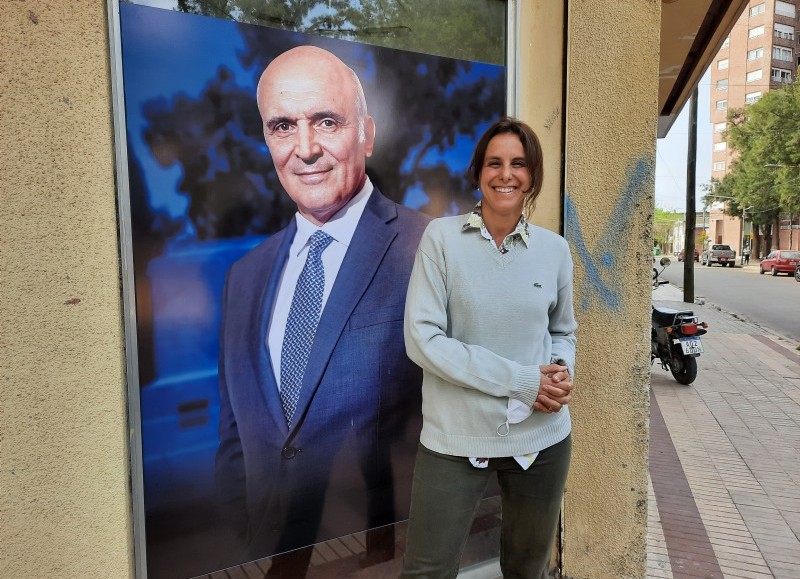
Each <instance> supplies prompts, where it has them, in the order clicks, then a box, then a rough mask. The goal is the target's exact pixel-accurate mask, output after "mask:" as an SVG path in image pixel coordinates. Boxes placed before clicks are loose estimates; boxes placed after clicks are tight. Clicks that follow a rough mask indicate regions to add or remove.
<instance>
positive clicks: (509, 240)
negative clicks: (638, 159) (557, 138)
mask: <svg viewBox="0 0 800 579" xmlns="http://www.w3.org/2000/svg"><path fill="white" fill-rule="evenodd" d="M542 166H543V163H542V150H541V145H540V144H539V140H538V138H537V137H536V135H535V134H534V133H533V131H532V130H531V128H530V127H528V126H527V125H526V124H524V123H522V122H520V121H517V120H515V119H510V118H506V119H502V120H500V121H498V122H497V123H495V124H494V125H492V126H491V127H490V128H489V129H488V130H487V131H486V133H485V134H484V135H483V136H482V137H481V138H480V140H479V141H478V144H477V146H476V149H475V153H474V155H473V158H472V163H471V164H470V167H469V170H468V175H469V177H470V179H471V181H472V184H473V185H474V186H476V187H477V188H478V189H479V190H480V192H481V196H482V199H481V201H479V202H478V204H477V205H476V206H475V207H474V208H473V210H472V212H471V213H469V214H467V215H460V216H456V217H444V218H441V219H435V220H433V221H432V222H431V224H430V225H429V226H428V228H427V229H426V231H425V234H424V235H423V236H422V241H421V243H420V246H419V249H418V250H417V256H416V261H415V262H414V269H413V271H412V273H411V282H410V283H409V286H408V298H407V300H406V310H405V340H406V350H407V351H408V356H409V357H410V358H411V359H412V360H413V361H414V362H416V363H417V364H419V365H420V366H421V367H422V369H423V382H422V398H423V408H422V416H423V425H422V433H421V435H420V445H419V448H418V451H417V458H416V463H415V466H414V481H413V486H412V489H411V515H410V520H409V526H408V543H407V548H406V554H405V560H404V568H403V574H402V575H401V577H402V578H403V579H411V578H422V577H425V578H426V579H445V578H450V577H455V576H456V573H457V572H458V564H459V560H460V558H461V552H462V551H463V549H464V544H465V543H466V540H467V537H468V536H469V531H470V527H471V525H472V519H473V515H474V514H475V511H476V509H477V506H478V503H479V501H480V500H481V497H482V496H483V493H484V491H485V490H486V486H487V484H488V482H489V479H490V477H491V476H492V474H493V473H497V477H498V480H499V482H500V489H501V497H502V510H503V519H502V531H501V539H500V551H501V555H500V567H501V569H502V572H503V576H504V577H530V578H531V579H541V578H542V577H547V576H548V572H549V564H550V552H551V550H552V547H553V538H554V537H555V534H556V528H557V526H558V515H559V512H560V508H561V499H562V496H563V492H564V484H565V481H566V477H567V471H568V468H569V460H570V450H571V446H572V442H571V437H570V432H571V422H570V415H569V409H568V407H567V404H568V403H569V401H570V399H571V398H572V393H571V391H572V375H573V368H574V366H575V329H576V328H577V323H576V322H575V316H574V313H573V307H572V258H571V256H570V251H569V247H568V246H567V244H566V242H565V241H564V239H563V238H562V237H560V236H558V235H556V234H554V233H552V232H551V231H549V230H547V229H543V228H541V227H537V226H536V225H533V224H532V223H529V222H528V221H527V219H526V217H525V213H524V209H526V208H527V209H528V210H529V211H531V210H532V209H533V203H534V201H535V199H536V196H537V195H538V194H539V192H540V191H541V185H542Z"/></svg>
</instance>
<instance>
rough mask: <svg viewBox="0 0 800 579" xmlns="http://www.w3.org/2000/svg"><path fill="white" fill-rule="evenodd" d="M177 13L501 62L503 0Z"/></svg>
mask: <svg viewBox="0 0 800 579" xmlns="http://www.w3.org/2000/svg"><path fill="white" fill-rule="evenodd" d="M177 9H178V10H180V11H182V12H187V13H192V14H202V15H205V16H215V17H217V18H230V19H232V20H236V21H237V22H243V23H248V24H258V25H261V26H270V27H273V28H281V29H283V30H291V31H295V32H311V33H314V34H320V35H325V36H329V37H333V38H342V39H345V40H357V41H359V42H364V43H368V44H373V45H376V46H385V47H387V48H400V49H405V50H408V49H412V50H414V51H417V52H423V53H426V54H438V55H442V56H449V57H452V58H460V59H464V60H477V61H482V62H491V63H495V64H502V63H503V62H504V59H505V42H504V40H505V39H504V35H503V34H496V33H495V32H494V31H497V30H504V28H505V22H506V3H505V2H504V1H502V0H481V1H474V0H473V1H472V2H469V3H465V2H463V0H359V2H353V1H352V0H177Z"/></svg>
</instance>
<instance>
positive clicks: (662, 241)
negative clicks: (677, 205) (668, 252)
mask: <svg viewBox="0 0 800 579" xmlns="http://www.w3.org/2000/svg"><path fill="white" fill-rule="evenodd" d="M683 218H684V214H683V213H678V212H676V211H667V210H666V209H661V208H660V207H656V209H655V213H654V214H653V241H654V242H655V243H657V244H658V245H659V246H660V247H661V248H662V249H663V248H666V246H668V245H669V246H672V245H673V244H674V242H675V241H674V239H673V238H672V232H673V231H674V229H675V224H676V223H678V222H679V221H680V220H682V219H683Z"/></svg>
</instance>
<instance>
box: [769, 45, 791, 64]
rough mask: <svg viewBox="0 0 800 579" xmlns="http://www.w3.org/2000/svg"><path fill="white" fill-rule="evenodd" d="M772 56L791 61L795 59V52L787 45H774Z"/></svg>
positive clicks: (776, 58)
mask: <svg viewBox="0 0 800 579" xmlns="http://www.w3.org/2000/svg"><path fill="white" fill-rule="evenodd" d="M772 58H774V59H775V60H788V61H789V62H791V61H793V60H794V52H793V51H792V49H791V48H786V47H785V46H773V47H772Z"/></svg>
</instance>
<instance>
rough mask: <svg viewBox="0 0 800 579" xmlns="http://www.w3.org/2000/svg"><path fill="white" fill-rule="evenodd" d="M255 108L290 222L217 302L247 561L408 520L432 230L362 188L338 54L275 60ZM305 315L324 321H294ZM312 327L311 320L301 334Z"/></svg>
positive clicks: (233, 479) (348, 81)
mask: <svg viewBox="0 0 800 579" xmlns="http://www.w3.org/2000/svg"><path fill="white" fill-rule="evenodd" d="M257 101H258V108H259V111H260V113H261V117H262V120H263V127H264V137H265V140H266V143H267V146H268V148H269V150H270V155H271V157H272V159H273V162H274V164H275V169H276V171H277V173H278V177H279V179H280V181H281V184H282V185H283V187H284V189H285V190H286V193H287V194H288V195H289V197H291V199H292V200H293V201H294V202H295V203H296V204H297V213H296V215H295V219H293V220H292V222H291V223H290V224H289V225H288V226H287V227H286V228H285V229H283V230H281V231H280V232H278V233H276V234H275V235H273V236H271V237H270V238H269V239H267V240H266V241H265V242H263V243H262V244H261V245H259V246H258V247H257V248H255V249H254V250H252V251H251V252H249V253H248V254H247V255H245V256H244V257H243V258H242V259H241V260H239V261H238V262H236V263H235V264H234V265H233V266H232V267H231V269H230V272H229V274H228V280H227V283H226V287H225V293H224V296H223V316H222V327H221V333H220V363H219V383H220V395H221V402H220V425H219V432H220V446H219V450H218V452H217V460H216V472H217V486H218V494H219V496H220V498H221V500H222V504H223V512H224V513H225V514H226V515H227V516H228V518H229V521H231V522H233V523H234V524H236V525H238V529H239V531H240V534H241V535H242V536H243V537H246V539H245V540H246V542H247V544H248V556H250V557H251V558H260V557H264V556H268V555H271V554H273V553H282V552H286V551H289V550H292V549H297V548H300V547H305V546H308V545H311V544H312V543H314V542H318V541H321V540H325V539H329V538H332V537H336V536H341V535H344V534H349V533H353V532H356V531H360V530H363V529H366V528H373V527H377V526H380V525H387V524H390V523H393V522H395V521H396V520H397V519H398V517H403V518H404V517H405V516H406V513H405V512H398V511H397V510H396V508H395V505H396V504H397V502H399V504H400V505H401V507H400V508H401V509H405V508H407V505H406V503H407V500H408V499H407V498H405V497H400V500H399V501H398V500H397V499H398V497H396V496H395V494H396V492H395V489H396V487H397V486H398V485H399V486H400V488H402V489H403V491H402V492H403V493H404V494H405V493H407V492H408V491H407V489H408V485H409V484H410V478H411V471H412V468H413V453H414V451H415V448H416V440H415V436H416V435H417V434H418V431H417V432H409V430H414V429H415V428H418V423H417V422H416V420H417V419H418V418H417V417H418V414H419V411H420V384H421V374H420V372H419V369H418V368H417V367H416V366H415V365H414V364H413V363H411V362H410V361H409V360H408V358H407V357H406V354H405V348H404V344H403V310H404V304H405V295H406V289H407V285H408V278H409V275H410V273H411V267H412V262H413V259H414V254H415V252H416V249H417V245H418V242H419V239H420V237H421V235H422V232H423V231H424V229H425V227H426V225H427V223H428V218H427V217H425V216H423V215H422V214H419V213H417V212H415V211H412V210H410V209H408V208H406V207H403V206H401V205H398V204H396V203H394V202H392V201H390V200H389V199H387V198H386V197H384V196H383V195H382V194H381V192H380V191H378V189H377V188H376V187H375V186H373V184H372V183H371V182H370V179H369V177H368V176H367V174H366V159H367V157H369V156H370V155H371V154H372V150H373V145H374V142H375V122H374V120H373V119H372V117H370V116H369V115H368V114H367V104H366V100H365V98H364V92H363V89H362V87H361V83H360V81H359V79H358V77H357V76H356V74H355V73H354V72H353V71H352V70H351V69H350V68H348V67H347V66H346V65H345V64H344V63H343V62H342V61H341V60H339V59H338V58H337V57H336V56H334V55H333V54H331V53H330V52H327V51H325V50H322V49H320V48H316V47H312V46H300V47H297V48H294V49H291V50H289V51H287V52H284V53H283V54H281V55H279V56H278V57H277V58H276V59H275V60H273V61H272V62H271V63H270V65H269V66H268V67H267V68H266V70H265V71H264V73H263V74H262V76H261V79H260V81H259V83H258V89H257ZM319 231H321V232H322V233H318V232H319ZM319 239H322V240H324V241H322V242H321V243H318V242H317V241H315V240H319ZM312 262H313V263H312ZM320 272H322V276H321V277H322V278H323V279H322V280H320V281H310V280H316V279H317V277H316V276H317V275H318V274H320ZM300 288H303V289H302V290H301V289H300ZM314 288H315V289H314ZM309 291H312V292H314V293H313V296H314V297H312V298H309V297H308V295H309V293H308V292H309ZM317 292H318V293H317ZM319 293H321V298H320V296H319ZM301 294H302V295H301ZM320 300H321V303H320ZM308 304H312V305H311V306H310V307H311V308H312V309H311V311H312V312H318V313H311V314H309V313H308V312H307V311H306V313H305V314H302V315H298V312H300V311H303V310H301V308H304V307H309V306H308ZM309 318H311V319H313V320H316V319H318V324H316V325H314V324H313V323H312V324H311V325H312V326H315V327H312V328H311V329H310V330H308V329H306V330H304V331H306V332H309V331H310V334H298V333H297V332H298V327H300V326H298V324H300V325H301V326H302V323H306V322H307V321H308V319H309ZM298 319H300V320H304V321H303V322H297V321H296V320H298ZM298 335H300V336H302V335H305V336H306V337H300V338H298ZM304 345H305V348H304V347H303V346H304ZM410 424H411V425H412V426H409V425H410ZM398 457H400V460H399V461H398ZM406 457H407V458H406ZM384 533H385V532H384ZM387 536H388V537H389V540H390V541H391V543H392V544H391V545H387V544H384V545H382V548H383V550H384V553H383V554H384V555H385V556H386V557H391V556H393V533H391V534H390V535H384V539H385V538H386V537H387ZM369 547H370V545H369V544H368V550H369ZM387 550H388V551H389V552H386V551H387ZM310 554H311V550H310V549H301V550H300V551H298V552H295V553H294V554H291V555H290V556H289V557H283V558H281V557H276V558H274V560H273V566H272V568H271V569H270V571H269V572H268V576H283V577H302V576H304V574H305V569H306V567H307V566H308V561H309V557H310ZM281 561H282V562H283V563H280V562H281Z"/></svg>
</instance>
